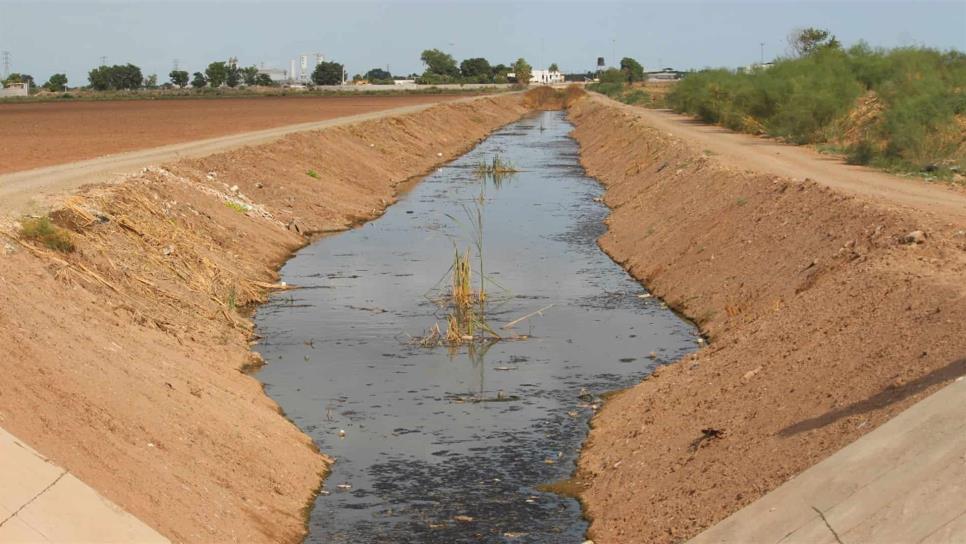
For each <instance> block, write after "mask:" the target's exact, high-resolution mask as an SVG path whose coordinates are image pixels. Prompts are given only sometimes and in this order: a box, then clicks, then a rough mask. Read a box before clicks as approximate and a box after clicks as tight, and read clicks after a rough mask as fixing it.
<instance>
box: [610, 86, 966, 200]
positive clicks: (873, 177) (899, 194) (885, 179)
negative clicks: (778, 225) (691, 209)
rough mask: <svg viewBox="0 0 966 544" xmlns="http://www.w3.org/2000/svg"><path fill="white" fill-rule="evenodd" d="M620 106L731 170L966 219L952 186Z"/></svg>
mask: <svg viewBox="0 0 966 544" xmlns="http://www.w3.org/2000/svg"><path fill="white" fill-rule="evenodd" d="M595 98H597V99H599V100H606V101H608V102H613V103H614V104H619V103H618V102H615V101H611V100H609V99H606V98H603V97H595ZM619 105H620V107H621V108H623V110H624V111H625V112H627V113H631V114H633V115H636V116H638V117H640V118H642V119H644V120H645V121H646V122H647V123H648V124H649V125H651V126H652V127H654V128H657V129H659V130H663V131H667V132H669V133H671V134H672V135H674V136H676V137H678V138H682V139H685V140H688V141H690V142H691V143H693V144H694V145H695V146H699V147H701V148H703V149H704V150H705V151H706V152H708V153H710V154H712V155H715V156H716V158H718V159H720V160H721V162H723V163H725V164H727V165H729V166H731V167H734V168H739V169H742V170H752V171H756V172H765V173H770V174H775V175H778V176H785V177H790V178H797V179H803V178H809V179H811V180H814V181H817V182H819V183H821V184H823V185H827V186H829V187H831V188H833V189H836V190H838V191H843V192H846V193H849V194H853V195H857V196H861V197H863V198H868V199H874V200H875V201H877V203H878V204H880V205H884V206H886V207H893V206H907V207H910V208H915V209H917V210H920V211H927V212H932V213H935V214H937V215H938V216H939V217H948V218H950V219H952V218H953V217H956V218H958V219H966V191H962V190H960V189H957V188H954V187H950V186H947V185H939V184H932V183H929V182H926V181H922V180H919V179H913V178H908V179H907V178H901V177H898V176H895V175H892V174H888V173H885V172H880V171H877V170H872V169H870V168H865V167H862V166H852V165H849V164H845V163H844V162H843V161H842V160H841V159H839V158H837V157H834V156H830V155H822V154H820V153H818V152H816V151H815V150H813V149H811V148H808V147H802V146H796V145H791V144H784V143H781V142H779V141H777V140H774V139H769V138H761V137H756V136H751V135H748V134H741V133H737V132H732V131H730V130H728V129H725V128H722V127H718V126H714V125H708V124H705V123H702V122H700V121H697V120H695V119H693V118H691V117H687V116H684V115H678V114H676V113H673V112H670V111H668V110H649V109H644V108H640V107H635V106H627V105H624V104H619Z"/></svg>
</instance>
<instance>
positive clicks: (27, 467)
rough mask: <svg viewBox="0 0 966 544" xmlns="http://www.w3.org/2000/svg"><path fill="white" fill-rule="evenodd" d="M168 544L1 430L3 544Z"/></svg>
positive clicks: (0, 538) (0, 529)
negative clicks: (52, 543) (135, 543)
mask: <svg viewBox="0 0 966 544" xmlns="http://www.w3.org/2000/svg"><path fill="white" fill-rule="evenodd" d="M43 542H73V543H91V544H93V543H130V542H137V543H140V544H153V543H162V542H169V541H168V539H166V538H164V537H163V536H161V535H160V534H158V532H157V531H155V530H154V529H152V528H150V527H148V526H147V525H145V524H144V523H143V522H141V521H140V520H138V519H137V518H135V517H134V516H132V515H131V514H129V513H127V512H125V511H124V510H122V509H121V508H120V507H118V506H117V505H115V504H114V503H112V502H110V501H109V500H107V499H105V498H104V497H102V496H101V495H100V494H98V493H97V492H96V491H94V490H93V489H91V488H90V487H89V486H88V485H87V484H85V483H84V482H82V481H80V480H78V479H77V478H76V477H74V475H73V474H71V473H70V472H68V471H67V470H65V469H64V468H62V467H59V466H57V465H56V464H55V463H53V462H52V461H51V460H50V459H47V458H45V457H44V456H42V455H40V454H39V453H37V452H36V451H34V449H33V448H31V447H30V446H28V445H26V444H24V443H23V442H21V441H19V440H18V439H17V438H16V437H14V436H13V435H11V434H10V433H8V432H6V431H5V430H3V429H0V543H2V544H14V543H16V544H25V543H43Z"/></svg>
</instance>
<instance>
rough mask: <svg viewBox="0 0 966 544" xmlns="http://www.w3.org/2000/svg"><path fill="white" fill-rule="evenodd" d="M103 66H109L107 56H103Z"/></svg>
mask: <svg viewBox="0 0 966 544" xmlns="http://www.w3.org/2000/svg"><path fill="white" fill-rule="evenodd" d="M101 66H107V57H105V56H103V55H102V56H101Z"/></svg>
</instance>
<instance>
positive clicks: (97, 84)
mask: <svg viewBox="0 0 966 544" xmlns="http://www.w3.org/2000/svg"><path fill="white" fill-rule="evenodd" d="M87 81H89V82H90V84H91V88H92V89H94V90H95V91H106V90H108V89H110V88H111V67H110V66H98V67H97V68H93V69H92V70H91V71H90V72H88V73H87Z"/></svg>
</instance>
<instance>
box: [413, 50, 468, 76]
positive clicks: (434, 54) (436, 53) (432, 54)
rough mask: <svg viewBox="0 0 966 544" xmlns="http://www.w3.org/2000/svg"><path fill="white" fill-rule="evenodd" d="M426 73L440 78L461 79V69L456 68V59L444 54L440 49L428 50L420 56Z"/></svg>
mask: <svg viewBox="0 0 966 544" xmlns="http://www.w3.org/2000/svg"><path fill="white" fill-rule="evenodd" d="M419 58H420V60H422V61H423V64H425V65H426V71H427V72H429V73H431V74H435V75H438V76H448V77H459V75H460V69H459V68H458V67H457V66H456V59H454V58H453V56H452V55H450V54H449V53H444V52H442V51H440V50H439V49H427V50H425V51H423V54H422V55H420V56H419Z"/></svg>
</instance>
